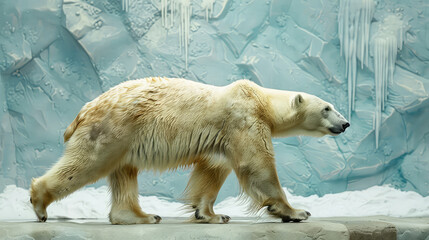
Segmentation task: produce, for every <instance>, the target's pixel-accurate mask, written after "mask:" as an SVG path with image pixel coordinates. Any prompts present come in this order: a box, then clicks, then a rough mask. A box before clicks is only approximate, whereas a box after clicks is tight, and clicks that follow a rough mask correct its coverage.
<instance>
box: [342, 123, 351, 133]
mask: <svg viewBox="0 0 429 240" xmlns="http://www.w3.org/2000/svg"><path fill="white" fill-rule="evenodd" d="M348 127H350V123H344V124H343V130H344V131H345V130H346V128H348Z"/></svg>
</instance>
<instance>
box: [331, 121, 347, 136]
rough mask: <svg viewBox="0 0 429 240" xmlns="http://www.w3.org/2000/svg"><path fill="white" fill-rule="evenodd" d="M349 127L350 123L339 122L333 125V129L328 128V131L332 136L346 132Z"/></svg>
mask: <svg viewBox="0 0 429 240" xmlns="http://www.w3.org/2000/svg"><path fill="white" fill-rule="evenodd" d="M348 127H350V123H349V122H347V121H346V122H340V123H338V124H336V125H334V126H333V127H330V128H329V131H331V133H333V134H340V133H343V132H345V131H346V129H347V128H348Z"/></svg>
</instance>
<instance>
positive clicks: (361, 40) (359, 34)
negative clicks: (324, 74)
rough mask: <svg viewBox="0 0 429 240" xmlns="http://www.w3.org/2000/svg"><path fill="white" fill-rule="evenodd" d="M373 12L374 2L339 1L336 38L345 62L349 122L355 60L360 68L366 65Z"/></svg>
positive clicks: (354, 76) (371, 0)
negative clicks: (338, 40) (358, 62)
mask: <svg viewBox="0 0 429 240" xmlns="http://www.w3.org/2000/svg"><path fill="white" fill-rule="evenodd" d="M374 10H375V3H374V0H340V9H339V11H338V37H339V38H340V43H341V49H340V52H341V54H344V58H345V61H346V76H347V84H348V87H347V88H348V99H349V107H348V117H349V121H351V112H352V110H354V108H355V106H354V102H355V95H356V90H355V89H356V73H357V69H356V68H357V58H359V59H360V61H361V68H363V66H364V64H365V65H368V45H369V44H368V42H369V27H370V24H371V20H372V17H373V15H374Z"/></svg>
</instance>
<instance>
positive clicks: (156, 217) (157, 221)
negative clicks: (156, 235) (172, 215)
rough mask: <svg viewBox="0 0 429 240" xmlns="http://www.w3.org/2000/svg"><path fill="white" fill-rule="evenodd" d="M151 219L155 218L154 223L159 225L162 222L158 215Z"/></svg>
mask: <svg viewBox="0 0 429 240" xmlns="http://www.w3.org/2000/svg"><path fill="white" fill-rule="evenodd" d="M153 218H155V223H159V222H161V220H162V218H161V217H160V216H158V215H155V216H153Z"/></svg>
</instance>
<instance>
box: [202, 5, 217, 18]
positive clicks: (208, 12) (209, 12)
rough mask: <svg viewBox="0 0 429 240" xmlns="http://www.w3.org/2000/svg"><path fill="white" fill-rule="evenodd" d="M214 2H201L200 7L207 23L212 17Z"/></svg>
mask: <svg viewBox="0 0 429 240" xmlns="http://www.w3.org/2000/svg"><path fill="white" fill-rule="evenodd" d="M214 2H215V0H203V2H202V3H201V7H202V8H204V9H205V10H206V21H207V22H208V21H209V18H211V17H213V5H214Z"/></svg>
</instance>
